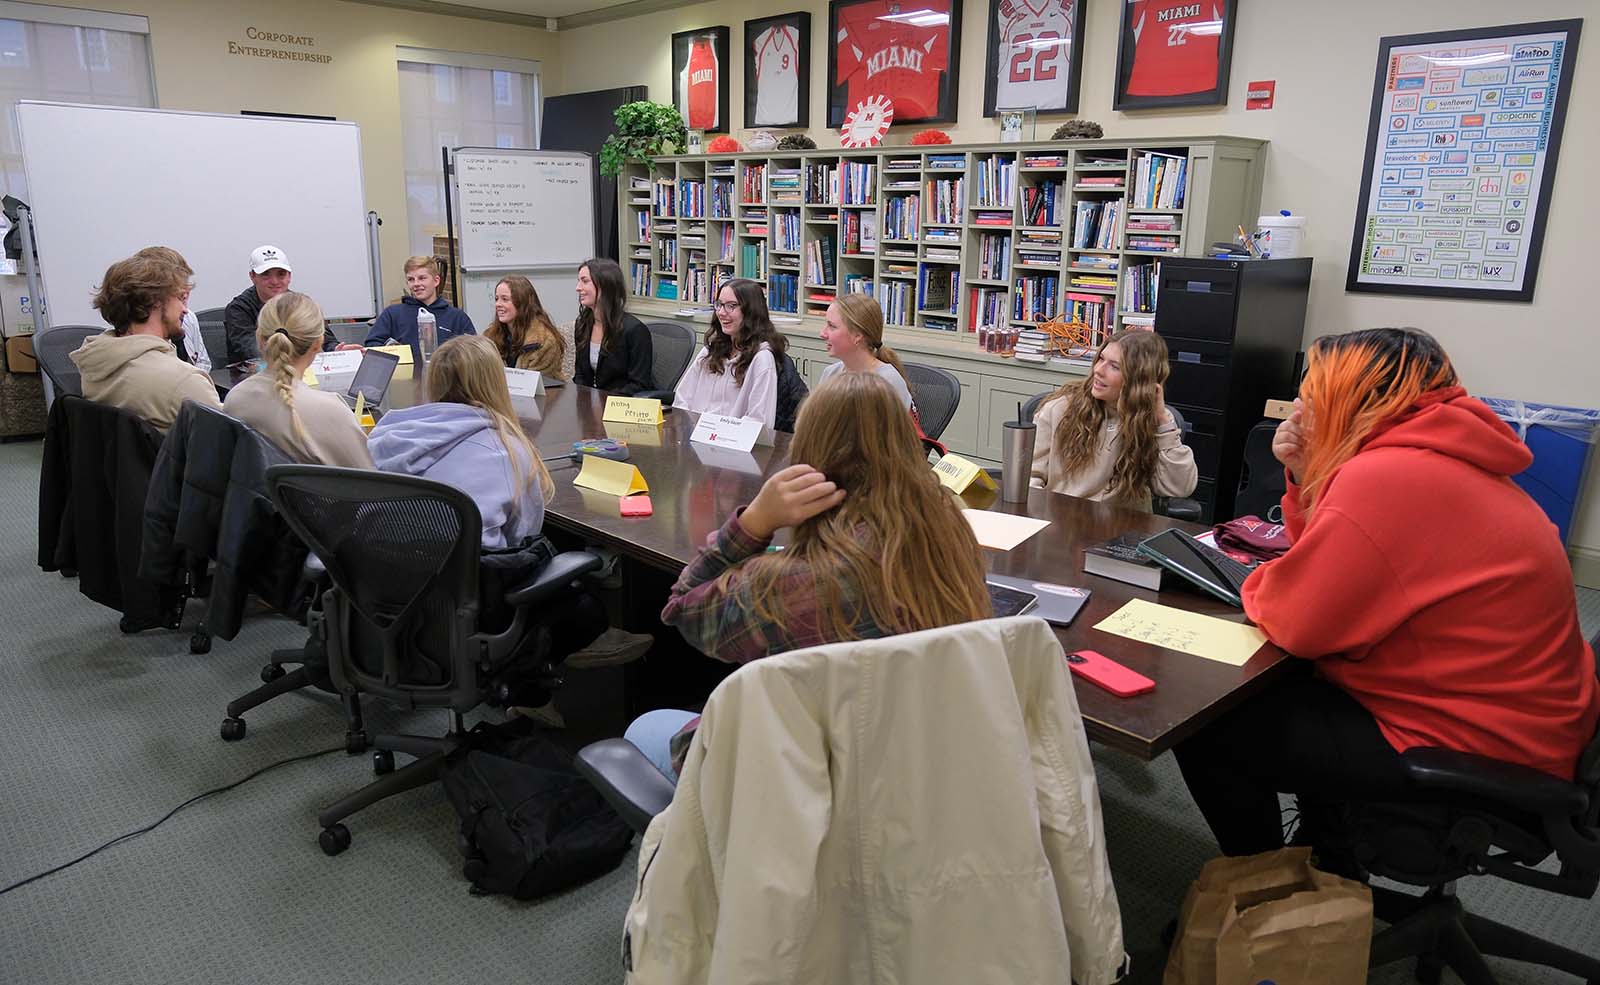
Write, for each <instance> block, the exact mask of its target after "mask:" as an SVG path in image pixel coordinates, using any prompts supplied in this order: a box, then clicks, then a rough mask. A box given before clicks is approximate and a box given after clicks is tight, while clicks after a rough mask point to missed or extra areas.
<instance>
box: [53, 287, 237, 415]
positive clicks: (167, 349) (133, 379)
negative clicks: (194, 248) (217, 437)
mask: <svg viewBox="0 0 1600 985" xmlns="http://www.w3.org/2000/svg"><path fill="white" fill-rule="evenodd" d="M188 290H189V278H188V275H187V274H186V273H184V271H183V269H182V268H181V267H179V266H177V265H176V264H174V263H172V262H170V261H167V260H162V259H159V258H156V257H147V256H146V257H141V256H132V257H129V258H128V259H126V260H119V261H117V262H116V263H114V264H112V265H111V267H110V269H108V270H107V271H106V276H105V281H104V282H103V283H102V284H101V285H100V291H99V293H98V294H96V295H95V298H94V306H95V307H96V308H97V309H99V311H100V317H102V318H104V319H105V320H106V322H107V323H109V324H110V325H111V331H109V332H106V333H105V334H103V335H91V336H90V337H89V338H87V339H85V340H84V342H83V345H82V346H81V347H80V348H79V349H78V350H77V351H76V352H74V353H72V357H71V358H72V361H73V362H74V363H76V364H77V365H78V371H79V372H80V373H81V374H82V376H83V395H84V397H86V398H87V399H89V400H93V401H96V402H98V403H103V404H111V405H112V406H114V407H120V408H122V409H123V410H126V411H128V412H129V413H132V414H136V415H138V416H139V417H142V418H144V419H145V420H147V421H149V422H150V424H151V426H152V427H154V428H156V429H157V430H158V431H165V430H167V429H168V428H170V427H172V422H173V421H174V420H175V419H176V418H177V416H178V408H179V407H181V406H182V405H183V402H184V401H185V400H195V401H199V402H200V403H202V404H205V405H206V406H207V407H215V408H217V409H219V410H220V409H221V408H222V401H220V400H218V399H217V388H216V387H215V386H214V385H212V383H211V377H210V376H208V375H206V374H205V373H204V372H202V371H201V370H199V369H196V368H195V367H194V366H191V365H189V364H188V363H186V362H184V361H183V360H181V359H179V358H178V355H177V350H176V349H175V348H174V346H173V340H175V339H182V338H183V312H184V300H183V299H184V295H185V294H186V293H188Z"/></svg>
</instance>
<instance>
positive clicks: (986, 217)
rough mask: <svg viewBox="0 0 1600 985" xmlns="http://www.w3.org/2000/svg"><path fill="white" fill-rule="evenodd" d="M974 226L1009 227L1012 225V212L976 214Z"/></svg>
mask: <svg viewBox="0 0 1600 985" xmlns="http://www.w3.org/2000/svg"><path fill="white" fill-rule="evenodd" d="M972 224H973V225H975V226H1009V225H1011V213H1010V212H974V213H972Z"/></svg>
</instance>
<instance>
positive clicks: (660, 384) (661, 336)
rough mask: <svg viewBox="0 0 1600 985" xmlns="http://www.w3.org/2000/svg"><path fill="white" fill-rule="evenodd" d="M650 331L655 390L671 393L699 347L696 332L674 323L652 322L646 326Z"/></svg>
mask: <svg viewBox="0 0 1600 985" xmlns="http://www.w3.org/2000/svg"><path fill="white" fill-rule="evenodd" d="M645 327H646V328H648V329H649V330H650V355H651V360H652V362H651V368H652V370H653V372H654V373H655V378H656V387H657V388H658V389H661V390H671V389H673V388H674V387H676V386H677V385H678V380H679V378H680V377H682V376H683V373H684V370H686V369H688V368H689V360H691V359H693V358H694V354H695V352H696V351H697V350H698V348H699V344H700V343H699V340H698V339H696V338H695V334H694V330H693V329H691V328H689V327H687V326H684V325H680V324H678V323H677V322H671V321H653V322H649V323H647V324H646V325H645Z"/></svg>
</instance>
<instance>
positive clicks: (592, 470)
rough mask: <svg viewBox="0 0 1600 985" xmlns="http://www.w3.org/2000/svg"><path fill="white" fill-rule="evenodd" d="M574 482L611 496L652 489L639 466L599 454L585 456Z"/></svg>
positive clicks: (576, 484)
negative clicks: (640, 472)
mask: <svg viewBox="0 0 1600 985" xmlns="http://www.w3.org/2000/svg"><path fill="white" fill-rule="evenodd" d="M572 484H573V485H575V486H583V487H584V488H586V489H593V490H594V491H595V492H603V493H606V494H607V495H610V496H628V495H632V494H633V493H636V492H649V491H650V487H649V485H647V484H646V483H645V481H644V476H643V475H641V474H639V468H638V466H636V465H630V464H629V463H627V462H617V461H613V460H611V459H609V458H601V457H600V456H599V455H585V456H583V468H582V469H580V470H579V471H578V477H577V478H576V479H573V480H572Z"/></svg>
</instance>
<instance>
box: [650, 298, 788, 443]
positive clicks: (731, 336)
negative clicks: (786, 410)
mask: <svg viewBox="0 0 1600 985" xmlns="http://www.w3.org/2000/svg"><path fill="white" fill-rule="evenodd" d="M713 307H714V309H715V310H714V311H713V312H712V314H711V324H710V325H708V326H706V342H705V345H703V346H701V347H700V351H699V352H698V353H696V354H695V357H694V361H693V362H691V363H689V368H688V369H687V370H686V371H685V372H684V374H683V379H681V380H679V381H678V385H677V396H676V398H675V400H674V404H675V406H678V407H682V408H683V409H684V410H691V411H694V412H696V413H700V414H726V415H728V416H730V417H753V418H756V419H757V420H759V421H761V423H763V424H765V425H766V426H767V427H772V426H773V424H775V423H776V422H777V419H778V357H779V356H780V355H782V354H783V351H784V350H785V349H787V348H788V347H789V343H788V341H787V340H785V339H784V337H783V336H782V335H780V334H779V333H778V330H777V328H775V327H773V324H772V316H771V315H770V314H769V313H768V312H767V295H766V291H765V289H764V288H762V286H761V285H760V284H757V283H756V282H755V281H753V280H746V279H744V278H743V277H738V278H735V279H733V280H730V281H728V282H726V283H725V284H723V285H722V286H721V287H720V288H718V290H717V303H716V304H715V305H714V306H713Z"/></svg>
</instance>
